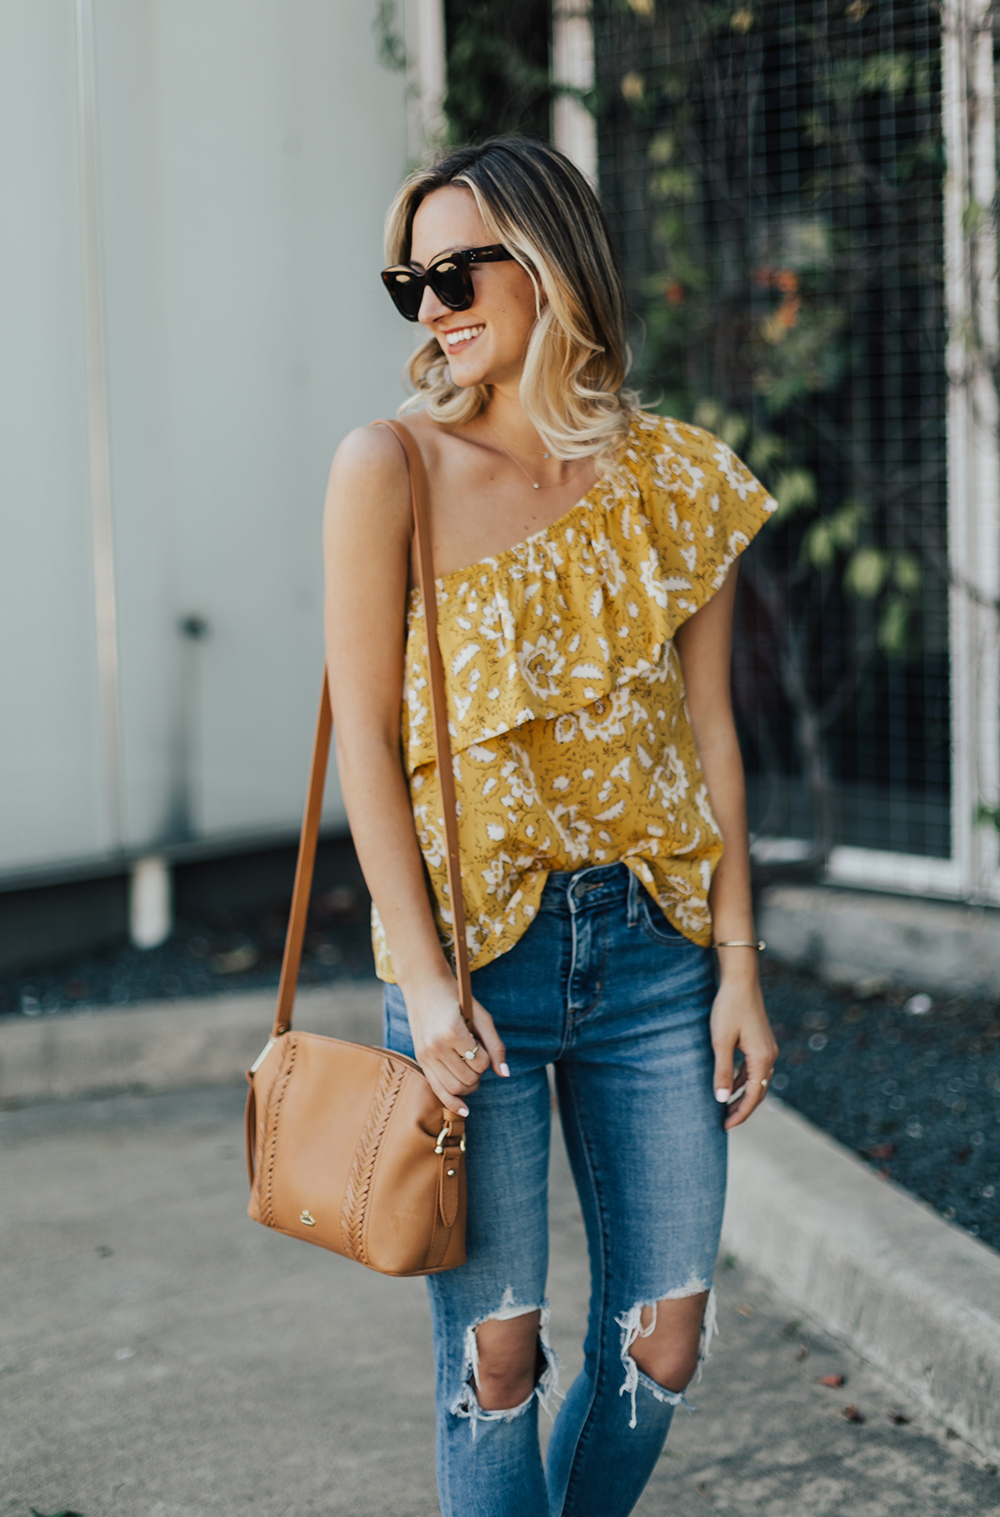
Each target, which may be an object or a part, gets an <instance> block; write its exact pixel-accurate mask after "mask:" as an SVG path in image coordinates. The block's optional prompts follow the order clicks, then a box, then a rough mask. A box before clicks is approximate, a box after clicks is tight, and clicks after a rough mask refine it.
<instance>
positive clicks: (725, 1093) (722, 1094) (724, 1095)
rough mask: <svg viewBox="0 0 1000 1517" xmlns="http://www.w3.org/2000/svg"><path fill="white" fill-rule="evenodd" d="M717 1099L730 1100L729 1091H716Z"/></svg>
mask: <svg viewBox="0 0 1000 1517" xmlns="http://www.w3.org/2000/svg"><path fill="white" fill-rule="evenodd" d="M715 1099H716V1100H717V1101H728V1100H729V1091H728V1090H717V1091H716V1092H715Z"/></svg>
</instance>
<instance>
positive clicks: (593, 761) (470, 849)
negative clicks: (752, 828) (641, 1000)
mask: <svg viewBox="0 0 1000 1517" xmlns="http://www.w3.org/2000/svg"><path fill="white" fill-rule="evenodd" d="M775 509H776V503H775V502H774V500H772V499H771V498H770V496H768V495H767V493H766V492H765V491H764V489H763V487H762V486H761V485H760V484H759V482H758V481H757V480H756V479H754V477H753V475H751V474H750V473H749V472H748V470H747V469H746V468H745V467H744V465H743V464H742V463H741V462H740V461H739V460H738V459H737V458H736V457H735V455H734V454H733V453H732V451H731V450H730V449H729V448H728V447H727V446H726V445H725V444H724V443H722V442H720V441H719V439H718V438H715V437H713V436H712V435H711V434H710V433H708V432H704V431H702V430H701V429H699V428H697V427H690V426H687V425H685V424H683V423H680V422H676V421H671V420H665V419H663V418H661V417H656V416H650V415H648V414H645V413H640V414H639V415H638V416H637V417H636V418H635V420H634V421H633V423H632V426H631V428H630V431H629V435H628V438H627V440H626V442H625V444H624V446H623V448H622V450H621V452H620V454H619V456H618V459H617V460H616V462H615V464H614V466H613V468H612V469H611V471H610V472H609V473H608V474H607V475H606V476H605V477H604V478H602V479H600V480H599V481H598V482H597V484H596V485H595V486H594V487H593V489H592V490H590V491H589V493H588V494H587V495H586V496H584V498H583V499H582V500H581V501H579V502H578V503H577V504H576V505H575V506H573V507H572V508H571V510H569V511H568V512H566V513H565V514H564V515H563V516H562V517H560V518H559V520H558V521H556V522H554V523H553V524H552V525H551V526H550V527H546V528H545V529H543V530H542V531H541V532H536V533H534V534H533V535H532V536H531V537H529V538H527V539H525V541H524V542H521V543H517V544H515V546H514V547H512V548H509V549H507V550H506V551H505V552H503V553H499V554H497V555H495V556H494V557H491V558H487V559H483V560H482V561H481V562H480V563H477V564H474V565H472V566H470V567H469V568H467V569H461V570H458V571H456V572H454V573H452V574H447V575H444V576H442V577H441V578H440V579H438V580H437V581H436V588H437V600H438V619H439V625H438V633H439V639H440V645H441V653H442V658H443V661H444V667H445V676H446V685H447V698H448V718H449V723H448V724H449V734H450V739H451V747H452V754H453V761H454V769H455V782H456V790H457V796H458V806H459V836H460V844H461V853H462V868H463V892H464V895H465V904H466V914H467V918H468V924H469V950H470V955H471V958H472V963H473V967H474V968H478V967H480V966H481V965H482V964H485V963H488V962H489V961H490V960H491V959H493V958H495V957H496V956H497V955H498V954H500V953H503V952H505V951H506V950H507V949H509V948H511V947H513V945H514V943H515V942H516V941H517V939H518V937H520V935H521V933H522V932H524V931H525V929H526V928H527V926H528V925H529V924H530V921H531V919H532V917H533V916H534V912H535V910H536V909H537V905H538V900H539V899H540V897H541V893H542V889H543V888H544V884H545V879H546V876H547V874H548V872H549V871H550V870H552V869H579V868H583V867H585V866H587V865H588V864H597V863H612V862H615V861H617V860H623V861H624V862H625V863H626V864H628V865H629V867H630V868H632V869H633V870H634V872H635V873H636V874H637V875H638V876H639V878H640V879H641V880H642V882H643V884H644V885H645V886H646V888H647V889H648V890H649V891H650V893H651V895H652V896H653V897H654V899H656V900H657V901H658V903H659V905H660V906H661V907H662V909H663V910H664V911H665V913H666V915H667V916H668V917H669V918H670V920H671V921H672V922H673V923H674V924H675V925H676V926H677V927H678V928H679V930H680V931H682V932H684V933H686V934H687V935H688V936H689V937H692V938H694V939H695V940H696V941H698V942H709V941H710V940H711V917H710V914H709V910H708V900H707V894H708V887H709V884H710V882H711V873H712V870H713V868H714V866H715V864H716V863H717V862H718V858H719V857H720V856H721V840H720V838H719V833H718V828H717V826H716V824H715V821H714V819H713V818H712V815H711V809H710V807H709V805H708V798H707V793H706V791H705V786H704V782H703V780H702V778H701V771H700V767H699V765H698V758H697V753H696V751H695V746H694V739H693V736H692V734H691V730H690V725H689V722H688V718H687V713H686V708H685V704H684V688H683V680H682V678H681V672H680V665H679V661H678V659H677V658H676V656H675V655H674V653H673V645H672V639H673V636H674V634H675V632H676V630H677V628H678V627H679V626H680V625H681V624H682V623H683V622H684V621H685V620H686V619H687V618H688V617H689V616H691V615H692V614H693V613H694V612H695V611H697V610H698V609H699V607H701V606H703V605H704V604H705V603H706V601H708V600H709V599H710V598H711V596H712V595H713V594H714V593H715V591H716V590H717V589H719V587H720V586H721V585H722V583H723V582H724V580H725V578H726V575H727V574H728V572H729V569H730V567H731V566H732V564H733V562H734V560H735V559H736V558H737V557H738V556H739V554H740V553H741V552H742V551H743V550H744V548H746V547H747V545H748V544H749V543H750V541H751V540H752V538H753V537H754V535H755V533H756V532H757V531H758V530H759V528H760V526H761V525H762V524H763V522H764V521H765V520H766V519H767V517H768V515H769V514H770V513H771V512H773V511H774V510H775ZM402 739H403V752H404V756H405V761H406V767H407V771H408V773H409V775H410V786H411V794H412V799H413V805H414V817H415V821H416V825H417V833H418V837H419V838H420V842H421V848H422V851H423V855H424V859H425V862H426V864H427V868H428V872H429V874H430V878H431V882H432V885H433V888H434V895H435V898H436V902H437V908H438V925H439V929H440V930H441V932H442V936H443V938H445V940H447V937H448V935H449V923H450V916H451V913H450V911H449V910H448V900H447V884H446V880H445V869H444V841H443V836H444V835H443V823H442V820H441V802H440V794H439V788H438V784H437V775H436V767H435V762H434V740H433V725H432V721H431V711H430V701H429V686H428V679H427V647H426V638H425V628H424V619H423V608H422V605H421V601H420V594H419V591H416V590H414V591H412V592H411V596H410V604H409V607H408V617H407V645H406V676H405V684H404V695H403V713H402ZM374 940H375V948H376V967H377V971H378V973H379V975H380V977H381V978H383V979H388V980H391V979H392V970H391V961H390V958H389V954H388V947H387V945H386V943H385V941H384V935H383V933H382V931H381V927H380V924H379V923H378V920H377V917H376V919H375V923H374Z"/></svg>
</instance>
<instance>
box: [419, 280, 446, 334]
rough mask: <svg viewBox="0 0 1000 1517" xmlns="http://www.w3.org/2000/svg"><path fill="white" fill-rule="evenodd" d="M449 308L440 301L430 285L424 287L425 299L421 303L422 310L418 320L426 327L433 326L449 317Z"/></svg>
mask: <svg viewBox="0 0 1000 1517" xmlns="http://www.w3.org/2000/svg"><path fill="white" fill-rule="evenodd" d="M447 314H448V307H447V306H446V305H445V304H444V302H443V301H442V300H439V299H438V298H437V296H436V295H435V293H434V291H433V290H432V289H431V287H430V285H429V284H425V285H424V293H423V297H422V299H421V301H420V310H419V311H418V312H417V320H418V321H419V322H421V323H422V324H423V325H424V326H425V327H429V326H433V324H434V322H435V321H439V320H440V319H441V317H442V316H447Z"/></svg>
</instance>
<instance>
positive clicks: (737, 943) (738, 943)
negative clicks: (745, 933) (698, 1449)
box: [712, 938, 767, 953]
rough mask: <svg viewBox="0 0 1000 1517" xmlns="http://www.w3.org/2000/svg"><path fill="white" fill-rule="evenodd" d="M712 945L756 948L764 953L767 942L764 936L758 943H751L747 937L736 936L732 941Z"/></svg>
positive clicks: (716, 946) (714, 946)
mask: <svg viewBox="0 0 1000 1517" xmlns="http://www.w3.org/2000/svg"><path fill="white" fill-rule="evenodd" d="M712 947H713V948H756V950H757V952H758V953H763V952H764V949H765V948H766V947H767V944H766V943H765V942H764V939H763V938H760V939H758V941H757V942H756V943H751V942H750V941H749V939H747V938H736V939H735V940H734V941H733V942H731V943H713V944H712Z"/></svg>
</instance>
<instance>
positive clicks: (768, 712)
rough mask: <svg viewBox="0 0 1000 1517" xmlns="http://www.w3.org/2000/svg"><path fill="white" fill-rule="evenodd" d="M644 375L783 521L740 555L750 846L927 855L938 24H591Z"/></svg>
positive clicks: (935, 606)
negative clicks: (757, 842)
mask: <svg viewBox="0 0 1000 1517" xmlns="http://www.w3.org/2000/svg"><path fill="white" fill-rule="evenodd" d="M594 27H595V43H596V46H595V55H596V59H597V71H598V76H597V92H596V93H597V106H598V115H599V152H600V183H601V192H602V196H603V198H604V200H605V203H606V204H607V206H608V208H609V213H610V215H611V218H612V222H613V225H614V229H615V232H616V234H617V237H618V240H619V243H620V247H621V251H622V255H623V258H624V263H625V268H626V277H627V282H628V288H629V295H630V300H631V305H632V309H633V311H634V313H635V329H634V333H633V339H634V345H635V352H636V359H637V364H636V374H637V377H638V380H639V383H640V385H641V388H642V390H643V392H644V394H645V395H646V397H647V398H650V399H652V400H654V401H655V402H656V403H657V404H658V406H659V408H660V409H662V410H664V411H666V412H669V413H671V414H674V415H678V416H681V417H684V418H686V419H689V420H693V421H695V422H698V423H701V424H704V425H706V426H708V427H710V428H711V429H712V430H714V431H716V432H717V433H719V434H720V435H721V436H722V437H723V438H724V439H725V441H727V442H728V443H729V444H730V445H731V446H733V447H734V448H735V449H736V450H737V451H739V452H740V453H741V454H742V455H743V456H744V457H745V458H746V459H747V461H748V463H749V464H750V466H751V467H752V468H753V469H754V470H755V471H756V472H757V473H759V474H760V476H761V477H762V478H763V480H764V481H765V483H766V484H767V485H768V487H769V488H770V489H771V491H772V493H774V494H775V495H776V496H777V498H778V501H779V503H780V510H779V513H778V515H777V518H776V520H775V521H774V522H773V524H772V525H771V526H770V527H769V528H768V529H767V530H766V531H765V532H764V533H762V534H761V537H760V538H759V539H758V541H757V543H756V544H755V545H754V547H753V548H752V549H751V551H750V552H749V553H748V555H747V556H746V560H745V564H744V569H743V574H742V581H743V583H742V591H741V600H740V610H739V620H738V627H737V635H736V643H735V664H734V690H735V695H736V701H737V708H738V719H739V724H740V730H741V738H742V741H743V745H744V752H745V758H746V763H747V771H748V781H749V794H750V808H751V825H752V827H753V829H754V830H755V831H756V832H757V833H758V834H759V835H761V834H763V835H769V836H785V837H798V838H803V839H807V840H808V841H809V843H810V845H811V848H812V849H813V850H814V851H815V853H816V854H817V855H823V854H825V853H826V852H827V851H828V850H829V848H830V847H831V846H832V845H834V844H835V843H849V844H855V845H860V846H864V847H869V848H878V849H890V850H894V851H899V852H903V853H910V854H924V855H931V856H938V857H946V856H948V854H949V852H950V846H951V840H950V828H949V699H948V647H947V565H946V456H945V411H946V399H947V397H946V375H945V364H944V357H945V339H946V333H945V312H944V289H943V267H942V264H943V249H942V227H943V214H942V188H943V173H944V165H943V151H942V137H941V117H940V102H941V81H940V50H941V37H940V19H939V9H938V7H937V6H936V5H934V4H931V3H926V0H873V3H866V0H852V3H849V4H846V5H845V4H844V3H842V0H837V3H836V4H830V3H828V0H766V3H764V4H757V5H754V6H753V7H750V6H746V7H742V8H736V9H734V8H732V7H731V6H719V5H717V4H711V3H706V0H672V3H670V4H669V5H666V4H663V3H662V0H661V3H654V0H627V3H626V0H596V4H595V7H594Z"/></svg>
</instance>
